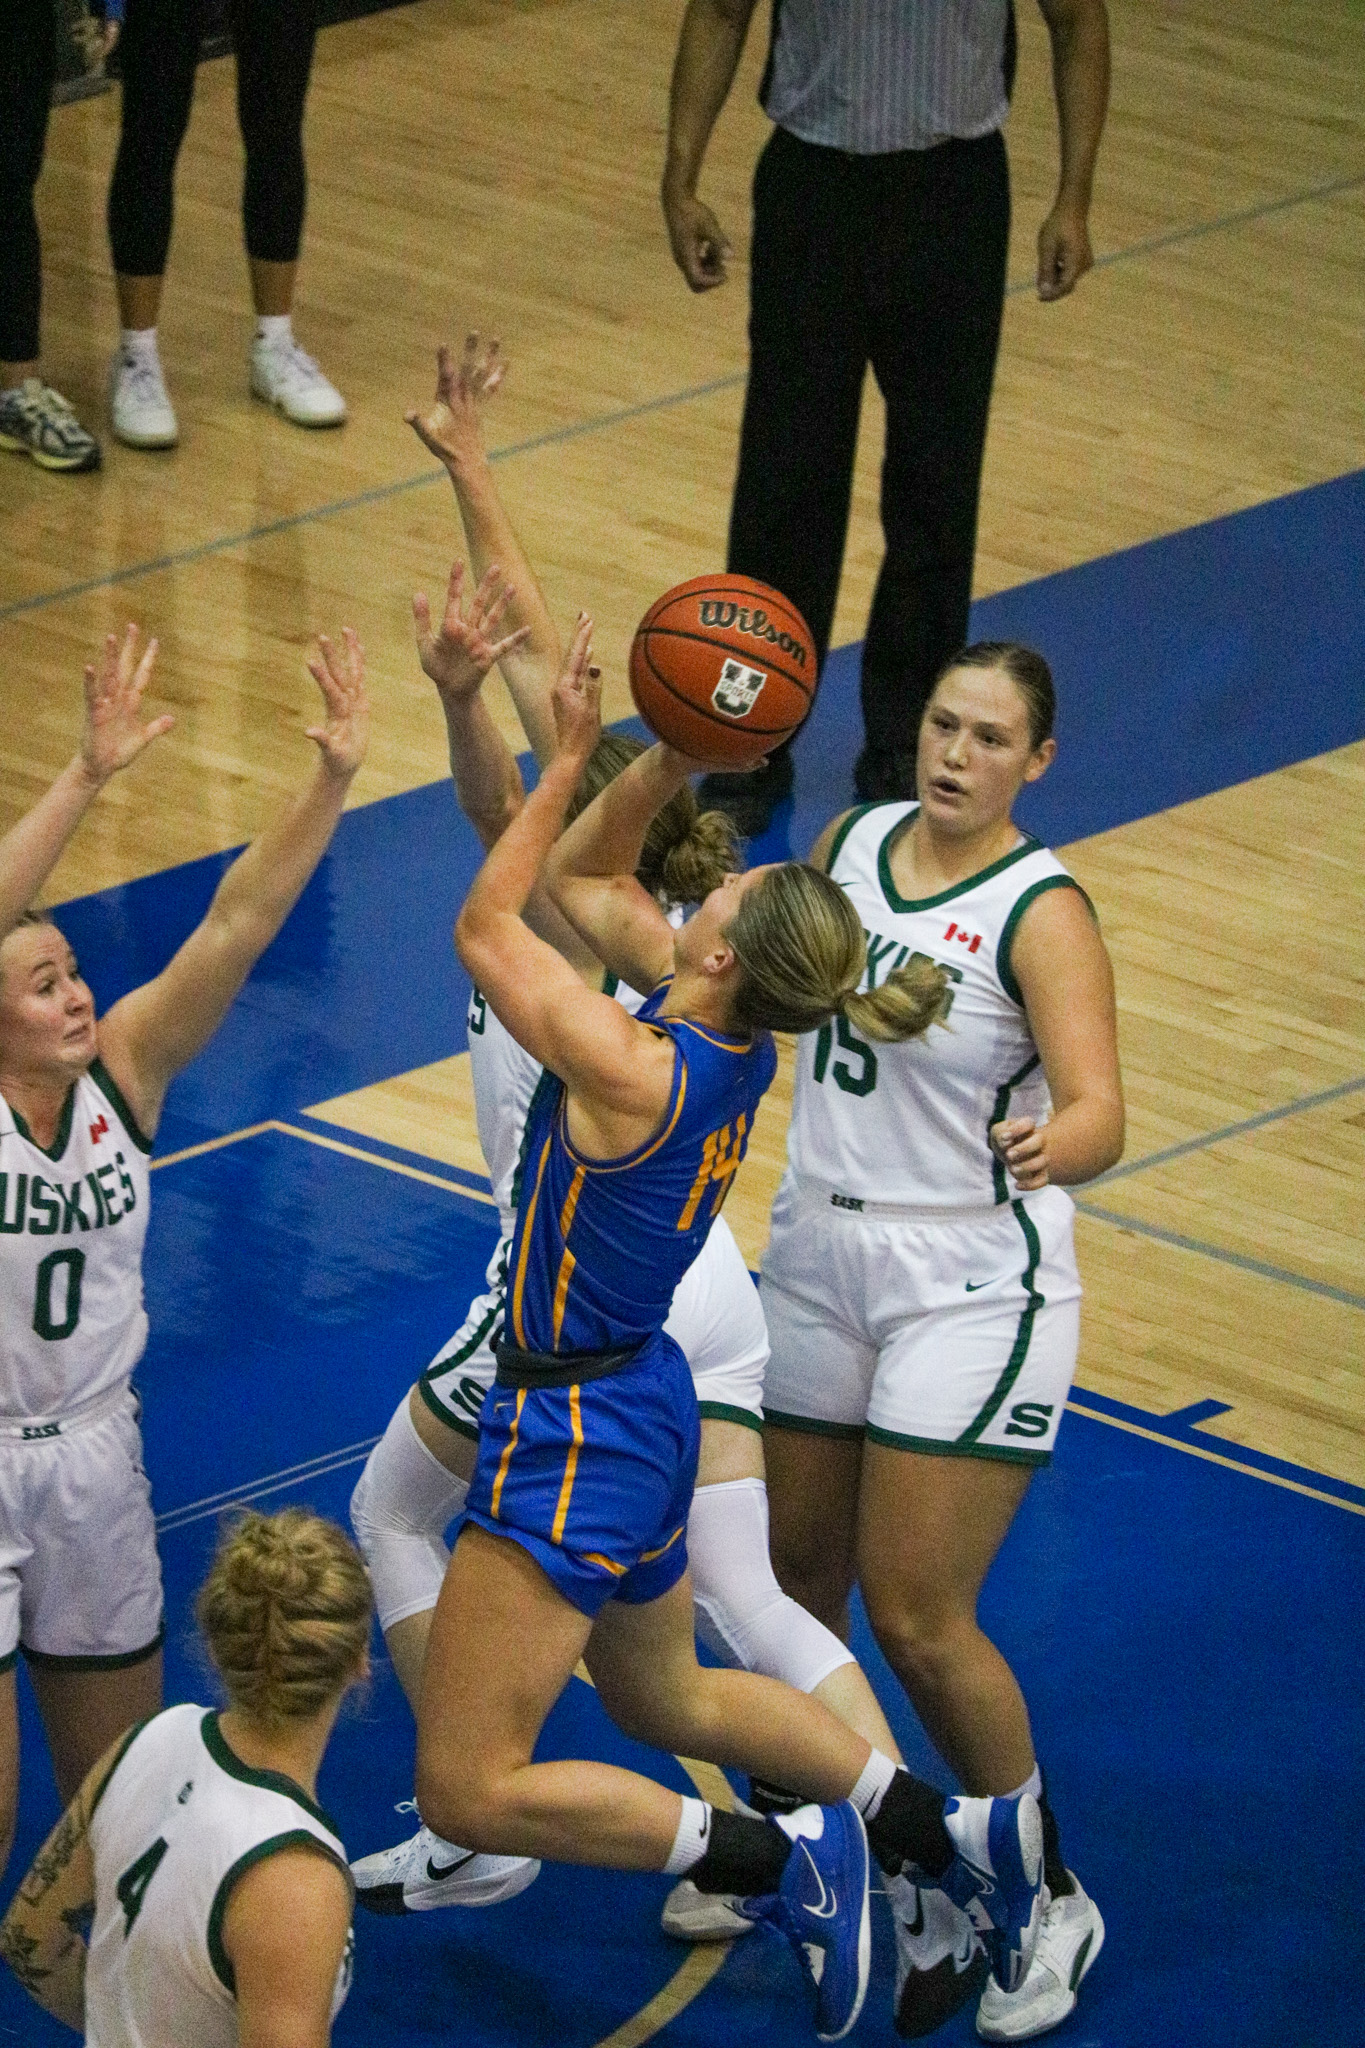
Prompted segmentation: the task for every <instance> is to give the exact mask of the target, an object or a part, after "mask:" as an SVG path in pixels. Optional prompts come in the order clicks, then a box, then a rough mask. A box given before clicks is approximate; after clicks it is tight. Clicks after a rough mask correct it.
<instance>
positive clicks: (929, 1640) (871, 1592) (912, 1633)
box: [863, 1585, 976, 1685]
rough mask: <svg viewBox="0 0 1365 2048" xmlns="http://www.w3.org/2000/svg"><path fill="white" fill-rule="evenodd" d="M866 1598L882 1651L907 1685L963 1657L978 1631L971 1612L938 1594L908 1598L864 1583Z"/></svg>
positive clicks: (932, 1675) (927, 1679)
mask: <svg viewBox="0 0 1365 2048" xmlns="http://www.w3.org/2000/svg"><path fill="white" fill-rule="evenodd" d="M863 1600H864V1603H865V1605H866V1607H867V1618H868V1621H869V1623H870V1624H871V1628H872V1633H873V1635H874V1636H875V1637H876V1639H877V1643H878V1646H879V1648H880V1649H881V1652H882V1655H883V1656H884V1657H885V1658H886V1661H887V1663H888V1664H889V1665H890V1666H891V1668H892V1670H893V1671H895V1672H896V1674H897V1676H898V1677H899V1678H900V1679H901V1680H902V1681H903V1683H905V1684H906V1685H911V1684H913V1683H914V1682H915V1681H916V1680H919V1681H922V1682H931V1681H932V1680H934V1679H935V1678H936V1677H937V1676H938V1674H939V1673H940V1672H941V1671H942V1670H943V1669H944V1668H945V1667H947V1666H950V1665H952V1664H953V1663H954V1662H955V1661H956V1660H957V1658H958V1657H959V1655H960V1653H961V1648H962V1645H963V1642H964V1640H965V1638H966V1637H967V1636H969V1635H974V1634H975V1632H976V1622H975V1619H974V1617H973V1615H972V1614H971V1613H970V1611H963V1610H961V1609H959V1608H958V1607H956V1606H954V1605H953V1604H952V1603H950V1602H946V1601H944V1600H943V1599H942V1597H941V1596H939V1595H937V1594H931V1593H928V1592H926V1593H925V1594H924V1595H923V1596H922V1597H919V1598H916V1597H913V1596H912V1597H906V1595H905V1594H904V1593H903V1592H897V1591H893V1592H889V1593H888V1592H879V1591H877V1590H876V1589H872V1588H869V1587H868V1586H866V1585H864V1587H863Z"/></svg>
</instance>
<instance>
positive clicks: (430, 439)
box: [403, 334, 507, 473]
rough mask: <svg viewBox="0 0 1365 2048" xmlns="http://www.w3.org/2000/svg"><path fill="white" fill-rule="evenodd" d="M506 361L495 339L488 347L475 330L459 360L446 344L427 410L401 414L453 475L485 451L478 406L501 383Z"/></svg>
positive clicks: (439, 357)
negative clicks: (461, 465)
mask: <svg viewBox="0 0 1365 2048" xmlns="http://www.w3.org/2000/svg"><path fill="white" fill-rule="evenodd" d="M506 374H507V363H506V360H505V358H504V357H503V356H502V355H501V354H500V353H499V349H498V344H497V342H496V341H490V342H489V343H488V345H487V347H485V346H484V344H483V342H482V341H481V340H480V338H479V336H478V335H477V334H469V335H466V337H465V344H464V353H463V355H462V356H461V357H460V360H459V362H458V363H456V361H455V359H454V357H453V356H452V355H451V353H450V350H449V349H448V348H447V347H446V345H445V343H444V342H442V343H441V346H440V347H439V348H438V349H437V351H436V396H435V397H434V398H433V399H432V401H431V403H430V405H428V406H426V407H425V408H419V407H417V406H413V407H411V408H410V409H409V411H407V412H405V413H404V415H403V417H404V419H405V420H406V421H407V423H408V425H409V426H410V427H411V428H412V430H413V432H414V433H415V434H416V436H417V438H418V440H419V441H420V442H421V443H422V445H423V447H424V448H429V449H430V450H431V452H432V454H433V455H434V456H435V457H436V458H437V460H438V461H439V462H443V463H444V464H445V466H446V468H447V469H448V470H450V471H451V472H452V473H453V472H454V471H455V470H456V469H457V468H458V467H459V465H460V463H461V462H464V461H468V460H470V459H471V458H481V457H482V455H483V422H482V420H481V418H480V416H479V412H480V407H481V406H483V405H484V404H485V403H486V402H487V400H488V399H490V398H491V397H492V396H493V393H494V392H495V391H496V390H497V389H498V387H499V385H500V384H501V383H502V380H503V378H504V377H505V376H506Z"/></svg>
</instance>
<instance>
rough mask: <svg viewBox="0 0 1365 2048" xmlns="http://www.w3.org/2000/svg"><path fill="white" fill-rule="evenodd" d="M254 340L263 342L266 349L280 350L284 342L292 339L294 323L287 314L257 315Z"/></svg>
mask: <svg viewBox="0 0 1365 2048" xmlns="http://www.w3.org/2000/svg"><path fill="white" fill-rule="evenodd" d="M256 339H257V341H263V342H264V343H265V345H266V347H267V348H280V347H282V346H283V344H284V343H285V342H286V341H292V340H293V339H294V321H293V316H292V314H289V313H258V314H257V315H256Z"/></svg>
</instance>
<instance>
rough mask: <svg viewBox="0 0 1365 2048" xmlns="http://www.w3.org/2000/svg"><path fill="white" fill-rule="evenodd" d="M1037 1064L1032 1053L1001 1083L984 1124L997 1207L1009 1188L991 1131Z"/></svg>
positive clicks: (1037, 1058)
mask: <svg viewBox="0 0 1365 2048" xmlns="http://www.w3.org/2000/svg"><path fill="white" fill-rule="evenodd" d="M1038 1064H1039V1056H1038V1054H1037V1053H1034V1055H1033V1057H1032V1059H1028V1060H1025V1061H1024V1064H1023V1066H1022V1067H1020V1069H1019V1071H1018V1073H1017V1074H1011V1075H1010V1077H1009V1079H1008V1081H1002V1082H1001V1084H1000V1086H999V1087H998V1088H997V1089H996V1091H995V1101H994V1102H993V1103H992V1104H991V1113H990V1116H989V1118H988V1120H987V1123H986V1149H987V1151H988V1152H989V1153H990V1155H991V1181H992V1185H993V1186H994V1189H995V1199H996V1202H997V1204H998V1205H1002V1204H1004V1203H1005V1202H1008V1200H1009V1198H1010V1188H1009V1182H1008V1181H1007V1180H1006V1178H1005V1167H1004V1162H1003V1160H1001V1159H1000V1158H999V1157H998V1156H997V1154H996V1151H995V1148H994V1146H993V1145H992V1144H991V1131H992V1129H993V1127H994V1126H995V1125H996V1124H998V1123H1002V1122H1003V1121H1004V1117H1005V1112H1006V1110H1007V1109H1008V1108H1009V1106H1010V1097H1011V1095H1013V1093H1014V1091H1015V1089H1016V1088H1017V1087H1018V1086H1019V1083H1020V1082H1021V1081H1026V1080H1027V1079H1028V1077H1029V1075H1030V1074H1031V1073H1032V1072H1033V1070H1034V1068H1035V1067H1036V1066H1037V1065H1038Z"/></svg>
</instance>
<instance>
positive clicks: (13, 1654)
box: [0, 1643, 19, 1675]
mask: <svg viewBox="0 0 1365 2048" xmlns="http://www.w3.org/2000/svg"><path fill="white" fill-rule="evenodd" d="M18 1661H19V1645H18V1644H17V1643H16V1644H15V1646H14V1648H13V1649H12V1650H11V1651H10V1652H9V1654H8V1656H5V1657H0V1675H3V1674H4V1673H5V1672H6V1671H13V1669H14V1667H15V1665H16V1664H17V1663H18Z"/></svg>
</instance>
